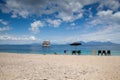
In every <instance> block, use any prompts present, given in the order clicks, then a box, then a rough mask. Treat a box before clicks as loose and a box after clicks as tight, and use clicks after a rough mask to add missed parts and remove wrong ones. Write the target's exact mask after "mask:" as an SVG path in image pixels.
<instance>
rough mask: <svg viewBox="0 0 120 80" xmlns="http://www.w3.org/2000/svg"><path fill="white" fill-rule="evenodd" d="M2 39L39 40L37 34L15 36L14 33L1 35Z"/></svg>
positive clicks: (0, 38)
mask: <svg viewBox="0 0 120 80" xmlns="http://www.w3.org/2000/svg"><path fill="white" fill-rule="evenodd" d="M0 40H3V41H4V40H10V41H35V40H37V39H36V38H35V36H24V35H22V36H20V37H17V36H14V35H0Z"/></svg>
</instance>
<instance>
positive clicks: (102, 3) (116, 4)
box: [99, 0, 120, 10]
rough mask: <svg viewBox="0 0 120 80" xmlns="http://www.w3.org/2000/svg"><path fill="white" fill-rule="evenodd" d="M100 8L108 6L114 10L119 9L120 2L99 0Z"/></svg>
mask: <svg viewBox="0 0 120 80" xmlns="http://www.w3.org/2000/svg"><path fill="white" fill-rule="evenodd" d="M99 2H100V6H99V8H104V7H108V8H109V9H112V10H117V9H118V8H119V7H120V2H119V1H118V0H99Z"/></svg>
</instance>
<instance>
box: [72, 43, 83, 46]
mask: <svg viewBox="0 0 120 80" xmlns="http://www.w3.org/2000/svg"><path fill="white" fill-rule="evenodd" d="M70 45H71V46H79V45H82V44H81V43H79V42H74V43H71V44H70Z"/></svg>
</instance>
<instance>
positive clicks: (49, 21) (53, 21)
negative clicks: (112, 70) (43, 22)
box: [47, 19, 62, 27]
mask: <svg viewBox="0 0 120 80" xmlns="http://www.w3.org/2000/svg"><path fill="white" fill-rule="evenodd" d="M47 22H48V23H49V24H51V25H53V26H54V27H59V25H60V24H61V22H62V21H61V20H60V19H57V20H51V19H47Z"/></svg>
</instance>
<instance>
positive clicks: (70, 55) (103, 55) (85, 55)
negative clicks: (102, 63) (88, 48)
mask: <svg viewBox="0 0 120 80" xmlns="http://www.w3.org/2000/svg"><path fill="white" fill-rule="evenodd" d="M3 53H4V54H23V55H24V54H28V55H29V54H31V55H32V54H35V55H70V56H102V57H103V56H105V55H97V54H96V55H95V54H91V55H90V54H89V55H88V54H81V55H72V54H70V53H68V54H60V53H57V54H54V53H53V54H49V53H48V54H47V53H45V54H44V53H19V52H18V53H17V52H0V54H3ZM107 56H108V55H106V57H107ZM110 56H120V55H110ZM110 56H109V57H110Z"/></svg>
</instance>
